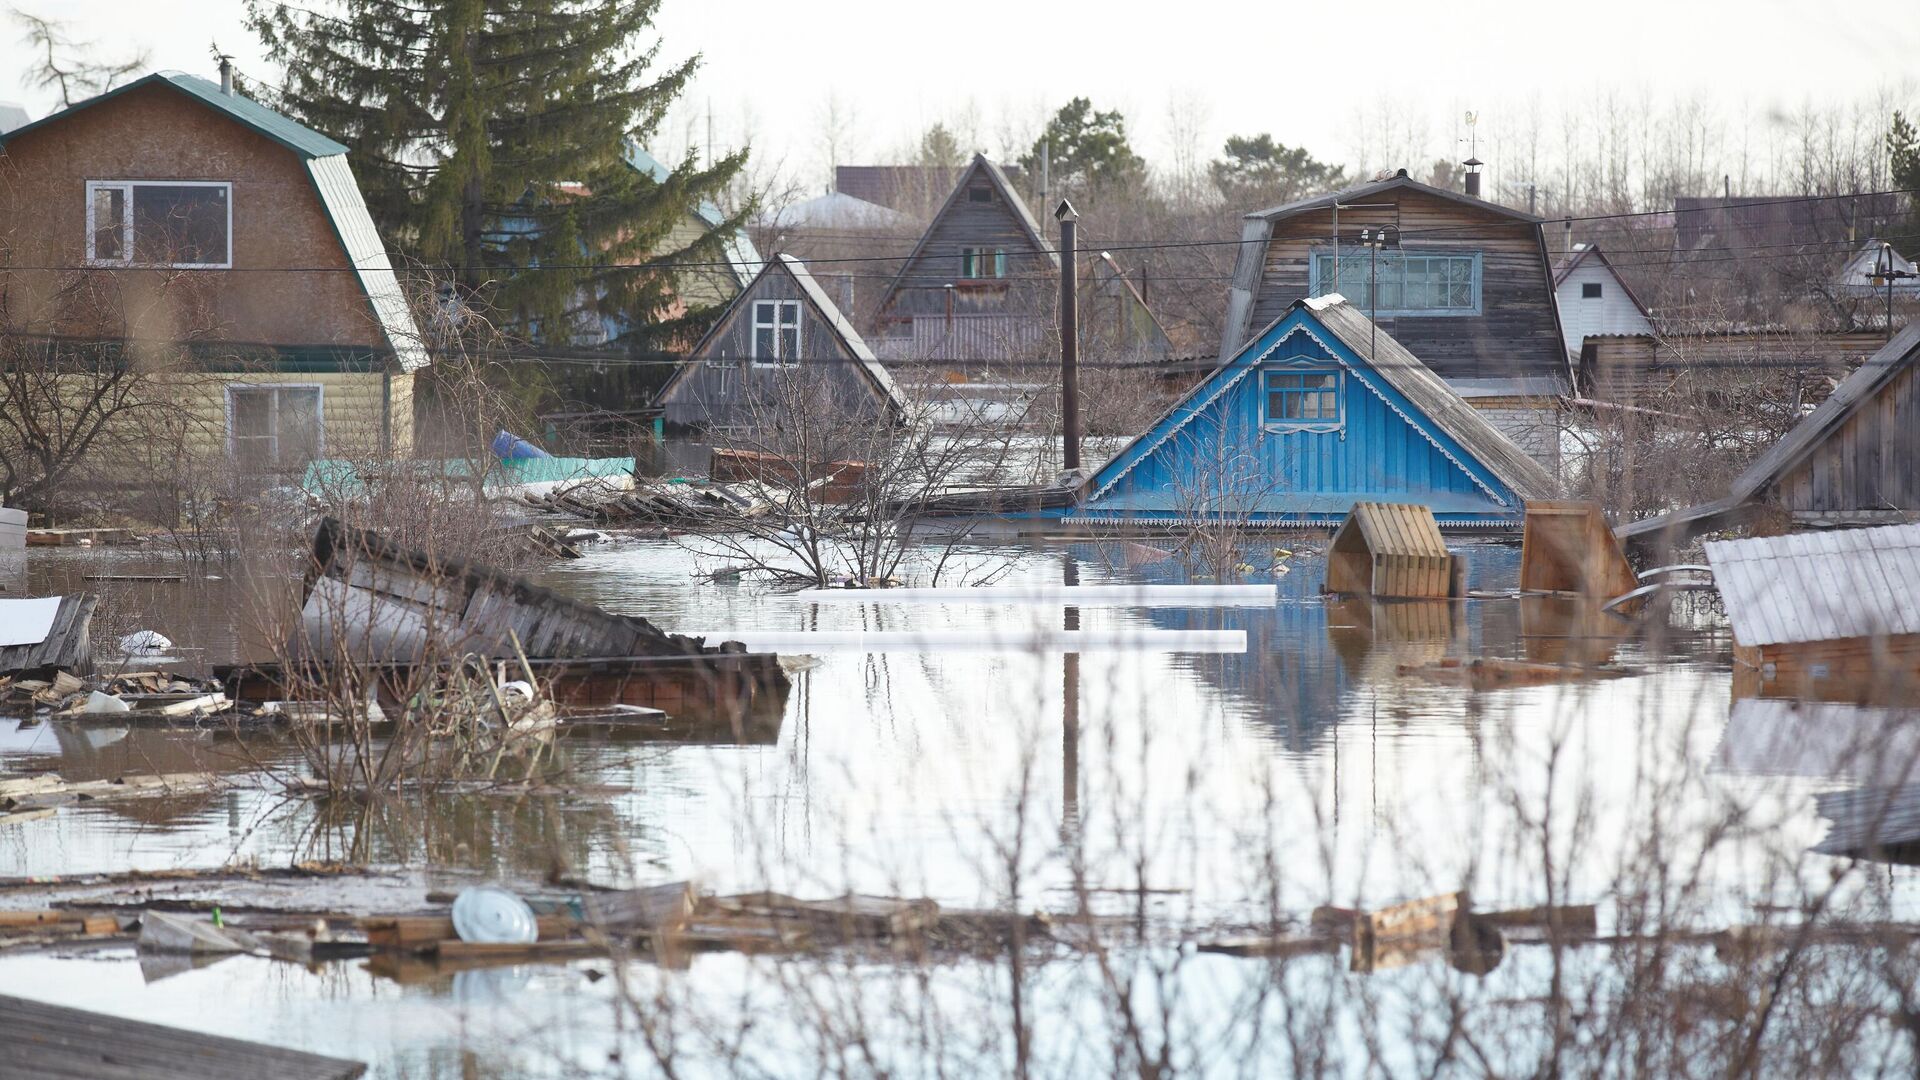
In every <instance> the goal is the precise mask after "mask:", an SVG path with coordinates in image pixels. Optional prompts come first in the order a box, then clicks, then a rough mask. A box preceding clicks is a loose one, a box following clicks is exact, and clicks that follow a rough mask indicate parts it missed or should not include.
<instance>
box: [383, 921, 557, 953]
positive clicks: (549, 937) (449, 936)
mask: <svg viewBox="0 0 1920 1080" xmlns="http://www.w3.org/2000/svg"><path fill="white" fill-rule="evenodd" d="M538 923H539V926H540V940H541V941H543V942H547V941H556V940H559V939H561V938H564V937H566V936H567V935H568V934H570V933H572V932H573V930H574V929H575V928H576V927H577V926H578V924H577V923H576V922H575V921H574V919H573V917H572V916H570V915H557V914H556V915H541V916H539V918H538ZM355 925H357V926H358V927H359V928H360V931H361V933H364V934H366V935H367V944H369V945H372V946H373V947H374V948H377V949H403V950H404V949H413V950H431V949H433V948H435V947H437V946H438V945H439V944H440V943H442V942H446V941H455V940H458V938H459V935H458V934H456V933H454V929H453V917H452V916H451V915H374V916H369V917H367V918H364V919H359V920H357V921H356V923H355Z"/></svg>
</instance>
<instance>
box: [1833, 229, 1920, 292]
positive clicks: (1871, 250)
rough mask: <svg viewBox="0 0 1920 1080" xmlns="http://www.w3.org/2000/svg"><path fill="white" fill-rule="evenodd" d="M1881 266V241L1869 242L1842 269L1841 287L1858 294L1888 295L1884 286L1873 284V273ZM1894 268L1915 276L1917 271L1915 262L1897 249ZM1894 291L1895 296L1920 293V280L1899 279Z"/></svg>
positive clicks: (1912, 278) (1894, 253)
mask: <svg viewBox="0 0 1920 1080" xmlns="http://www.w3.org/2000/svg"><path fill="white" fill-rule="evenodd" d="M1879 264H1880V241H1879V240H1869V241H1867V242H1866V243H1865V244H1862V245H1861V246H1860V250H1859V251H1857V252H1855V253H1854V256H1853V258H1851V259H1848V260H1847V265H1846V266H1844V267H1842V268H1841V269H1840V285H1841V286H1842V287H1844V288H1846V289H1849V290H1851V291H1853V292H1856V293H1859V292H1864V293H1869V294H1875V293H1877V294H1879V295H1882V296H1884V295H1886V286H1885V285H1884V284H1882V285H1875V284H1874V283H1873V272H1874V269H1875V268H1876V267H1878V266H1879ZM1893 268H1894V269H1895V270H1896V271H1901V272H1903V273H1906V274H1913V273H1914V272H1915V271H1916V267H1915V266H1914V263H1913V260H1912V259H1909V258H1907V257H1906V256H1905V255H1902V254H1900V252H1899V251H1898V250H1897V249H1896V250H1895V251H1894V252H1893ZM1893 291H1894V293H1895V295H1899V294H1903V293H1912V292H1915V291H1920V278H1916V277H1903V278H1898V279H1896V280H1895V281H1894V284H1893Z"/></svg>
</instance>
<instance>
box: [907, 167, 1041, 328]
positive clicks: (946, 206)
mask: <svg viewBox="0 0 1920 1080" xmlns="http://www.w3.org/2000/svg"><path fill="white" fill-rule="evenodd" d="M975 175H981V176H985V177H986V178H987V180H988V181H989V182H991V183H992V184H993V186H994V188H995V189H996V190H998V191H999V192H1000V199H1001V201H1002V202H1004V203H1005V204H1006V205H1007V208H1008V209H1009V210H1011V211H1012V212H1013V216H1014V220H1015V222H1016V223H1017V224H1018V225H1019V226H1020V231H1022V232H1024V233H1025V234H1026V235H1027V242H1028V243H1030V244H1032V245H1033V249H1034V250H1035V251H1041V252H1045V253H1046V256H1047V258H1048V260H1049V261H1051V262H1052V263H1053V266H1054V268H1055V269H1056V270H1057V269H1059V267H1060V253H1059V252H1057V251H1055V250H1054V249H1053V245H1052V244H1049V243H1047V238H1046V236H1045V235H1044V234H1043V233H1041V231H1040V223H1039V222H1038V221H1036V220H1034V217H1033V211H1031V210H1029V209H1027V201H1026V200H1025V199H1023V198H1021V197H1020V193H1019V192H1017V191H1015V190H1013V184H1012V183H1011V182H1010V181H1008V180H1007V174H1006V173H1004V172H1002V171H1001V169H1000V166H998V165H996V164H994V163H993V162H992V161H989V160H988V159H987V156H986V155H985V154H975V155H973V161H972V162H970V163H969V164H968V165H967V167H966V168H965V169H962V170H961V171H960V180H959V182H958V183H956V184H954V185H953V190H952V191H950V192H948V193H947V200H946V201H945V202H943V203H941V204H940V209H939V210H938V211H936V212H935V213H934V215H933V220H931V221H929V222H927V229H926V231H925V232H923V233H921V234H920V239H919V240H918V241H916V242H915V243H914V245H913V250H912V251H911V252H909V253H908V254H907V258H906V260H905V261H904V262H902V263H901V264H900V270H899V272H898V273H896V274H894V276H893V280H892V281H890V282H888V283H887V291H886V292H885V293H884V294H883V295H884V296H886V297H887V299H886V300H883V301H882V302H881V307H882V308H885V307H886V305H887V304H888V303H890V302H891V300H892V298H893V296H894V295H895V294H896V293H898V292H899V291H900V285H901V283H902V282H904V281H905V280H906V279H907V275H909V274H911V273H912V272H913V265H914V263H916V262H918V261H920V256H921V254H922V253H924V252H925V251H926V250H927V245H928V244H929V243H931V242H932V240H933V234H934V231H935V230H937V229H938V228H939V227H940V219H941V218H944V217H946V216H947V214H948V212H950V211H951V210H952V209H953V208H954V205H955V204H957V203H958V202H959V201H960V197H961V195H963V194H965V192H966V190H967V186H968V185H969V184H970V183H972V181H973V178H974V176H975Z"/></svg>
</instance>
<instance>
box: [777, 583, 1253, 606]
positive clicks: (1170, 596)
mask: <svg viewBox="0 0 1920 1080" xmlns="http://www.w3.org/2000/svg"><path fill="white" fill-rule="evenodd" d="M794 596H795V597H797V598H798V599H800V600H802V601H805V602H807V603H812V604H1060V605H1073V606H1076V607H1272V606H1273V605H1274V604H1275V603H1276V602H1277V601H1278V600H1279V598H1280V588H1279V586H1277V585H1053V584H1047V583H1042V582H1036V583H1032V584H1024V585H992V586H987V587H984V588H977V589H969V588H933V589H802V590H800V591H799V592H797V593H795V594H794Z"/></svg>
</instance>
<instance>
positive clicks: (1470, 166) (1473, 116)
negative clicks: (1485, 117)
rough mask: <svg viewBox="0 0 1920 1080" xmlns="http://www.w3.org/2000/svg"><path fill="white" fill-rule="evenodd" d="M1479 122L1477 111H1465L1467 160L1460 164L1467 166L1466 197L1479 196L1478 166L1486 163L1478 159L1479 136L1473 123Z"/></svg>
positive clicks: (1475, 197)
mask: <svg viewBox="0 0 1920 1080" xmlns="http://www.w3.org/2000/svg"><path fill="white" fill-rule="evenodd" d="M1479 122H1480V116H1479V114H1478V113H1474V112H1471V111H1470V112H1468V113H1467V160H1465V161H1463V162H1461V164H1462V165H1465V166H1466V167H1467V197H1468V198H1472V199H1477V198H1479V197H1480V166H1482V165H1484V164H1486V162H1484V161H1481V160H1480V155H1479V148H1480V136H1479V133H1478V132H1476V131H1475V130H1474V125H1475V124H1477V123H1479Z"/></svg>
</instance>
